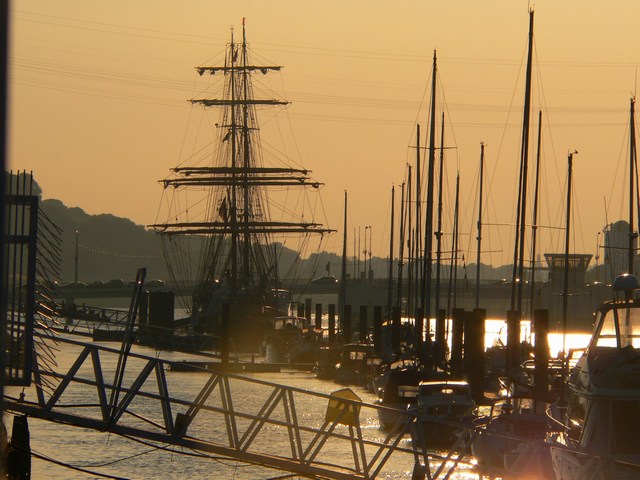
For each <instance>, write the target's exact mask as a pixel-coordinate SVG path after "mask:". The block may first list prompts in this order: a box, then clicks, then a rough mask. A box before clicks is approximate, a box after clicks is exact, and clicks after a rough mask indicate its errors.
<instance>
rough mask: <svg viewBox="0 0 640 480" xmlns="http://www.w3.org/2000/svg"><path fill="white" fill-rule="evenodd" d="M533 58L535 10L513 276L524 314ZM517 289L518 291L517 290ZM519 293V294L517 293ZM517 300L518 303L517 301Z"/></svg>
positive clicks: (515, 307)
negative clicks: (523, 285) (523, 295)
mask: <svg viewBox="0 0 640 480" xmlns="http://www.w3.org/2000/svg"><path fill="white" fill-rule="evenodd" d="M532 60H533V10H530V11H529V48H528V53H527V73H526V88H525V97H524V112H523V120H522V142H521V151H520V179H519V182H518V211H517V213H516V238H515V245H514V251H513V276H512V286H511V310H512V311H516V312H518V315H521V314H522V284H523V283H524V282H523V280H524V279H523V278H522V277H523V273H524V258H523V257H524V232H525V224H526V222H525V213H526V207H527V167H528V162H529V117H530V110H531V64H532ZM516 289H517V292H516ZM516 293H517V295H516ZM516 302H517V303H516Z"/></svg>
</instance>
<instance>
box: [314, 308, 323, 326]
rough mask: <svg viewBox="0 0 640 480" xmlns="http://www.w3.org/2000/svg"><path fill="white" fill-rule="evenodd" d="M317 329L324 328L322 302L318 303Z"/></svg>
mask: <svg viewBox="0 0 640 480" xmlns="http://www.w3.org/2000/svg"><path fill="white" fill-rule="evenodd" d="M315 327H316V329H320V330H321V329H322V304H321V303H316V324H315Z"/></svg>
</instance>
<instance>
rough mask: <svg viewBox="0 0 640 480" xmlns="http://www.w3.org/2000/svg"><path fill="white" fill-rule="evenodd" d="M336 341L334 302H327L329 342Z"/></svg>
mask: <svg viewBox="0 0 640 480" xmlns="http://www.w3.org/2000/svg"><path fill="white" fill-rule="evenodd" d="M335 341H336V306H335V304H333V303H331V304H329V343H331V344H333V343H335Z"/></svg>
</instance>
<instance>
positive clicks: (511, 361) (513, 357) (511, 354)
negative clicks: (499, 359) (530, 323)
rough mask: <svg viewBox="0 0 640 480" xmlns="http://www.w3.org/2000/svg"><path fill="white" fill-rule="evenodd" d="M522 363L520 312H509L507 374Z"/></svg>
mask: <svg viewBox="0 0 640 480" xmlns="http://www.w3.org/2000/svg"><path fill="white" fill-rule="evenodd" d="M519 364H520V312H517V311H514V310H509V311H508V312H507V365H506V367H507V375H508V374H509V372H510V371H511V370H512V369H514V368H516V367H517V366H518V365H519Z"/></svg>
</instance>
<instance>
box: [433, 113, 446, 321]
mask: <svg viewBox="0 0 640 480" xmlns="http://www.w3.org/2000/svg"><path fill="white" fill-rule="evenodd" d="M443 176H444V112H442V129H441V131H440V174H439V175H438V228H436V232H435V235H436V293H435V297H436V304H435V312H436V314H437V313H438V309H439V308H440V263H441V261H442V184H443V179H442V178H443Z"/></svg>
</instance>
